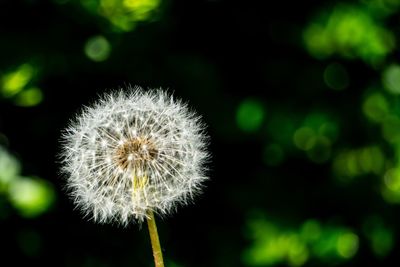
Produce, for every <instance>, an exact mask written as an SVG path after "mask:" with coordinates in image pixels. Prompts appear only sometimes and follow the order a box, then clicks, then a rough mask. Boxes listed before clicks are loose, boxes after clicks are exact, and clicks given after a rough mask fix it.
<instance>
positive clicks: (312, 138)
mask: <svg viewBox="0 0 400 267" xmlns="http://www.w3.org/2000/svg"><path fill="white" fill-rule="evenodd" d="M316 139H317V138H316V134H315V131H314V130H313V129H311V128H309V127H301V128H300V129H297V130H296V132H295V133H294V135H293V142H294V144H295V145H296V147H297V148H299V149H301V150H305V151H307V150H310V149H311V148H313V147H314V145H315V143H316V141H317V140H316Z"/></svg>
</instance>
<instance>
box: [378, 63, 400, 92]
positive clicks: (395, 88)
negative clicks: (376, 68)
mask: <svg viewBox="0 0 400 267" xmlns="http://www.w3.org/2000/svg"><path fill="white" fill-rule="evenodd" d="M382 81H383V85H384V87H385V89H386V90H387V91H388V92H390V93H393V94H400V66H399V65H394V64H393V65H390V66H389V67H387V68H386V69H385V70H384V71H383V74H382Z"/></svg>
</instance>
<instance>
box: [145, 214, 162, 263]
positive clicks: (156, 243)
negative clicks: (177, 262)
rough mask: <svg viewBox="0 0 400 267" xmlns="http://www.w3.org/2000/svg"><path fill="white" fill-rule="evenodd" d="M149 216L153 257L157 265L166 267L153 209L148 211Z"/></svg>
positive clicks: (148, 224)
mask: <svg viewBox="0 0 400 267" xmlns="http://www.w3.org/2000/svg"><path fill="white" fill-rule="evenodd" d="M148 215H149V218H148V219H147V226H148V227H149V234H150V240H151V248H152V249H153V257H154V263H155V267H164V260H163V256H162V251H161V245H160V239H159V238H158V232H157V225H156V220H155V218H154V213H153V212H152V211H149V212H148Z"/></svg>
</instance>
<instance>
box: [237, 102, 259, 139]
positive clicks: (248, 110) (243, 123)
mask: <svg viewBox="0 0 400 267" xmlns="http://www.w3.org/2000/svg"><path fill="white" fill-rule="evenodd" d="M264 117H265V111H264V107H263V105H262V104H261V103H260V102H259V101H257V100H254V99H247V100H244V101H243V102H242V103H240V105H239V107H238V109H237V113H236V122H237V124H238V126H239V128H240V129H242V130H243V131H246V132H253V131H256V130H258V129H259V128H260V127H261V124H262V122H263V120H264Z"/></svg>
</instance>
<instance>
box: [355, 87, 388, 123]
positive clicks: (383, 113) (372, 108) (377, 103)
mask: <svg viewBox="0 0 400 267" xmlns="http://www.w3.org/2000/svg"><path fill="white" fill-rule="evenodd" d="M362 109H363V112H364V114H365V115H366V116H367V118H368V119H370V120H371V121H373V122H382V121H383V120H384V119H385V118H386V117H387V116H388V115H389V103H388V101H387V99H386V98H385V97H384V96H383V95H382V94H381V93H373V94H371V95H369V96H368V97H367V98H366V99H365V101H364V103H363V106H362Z"/></svg>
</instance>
